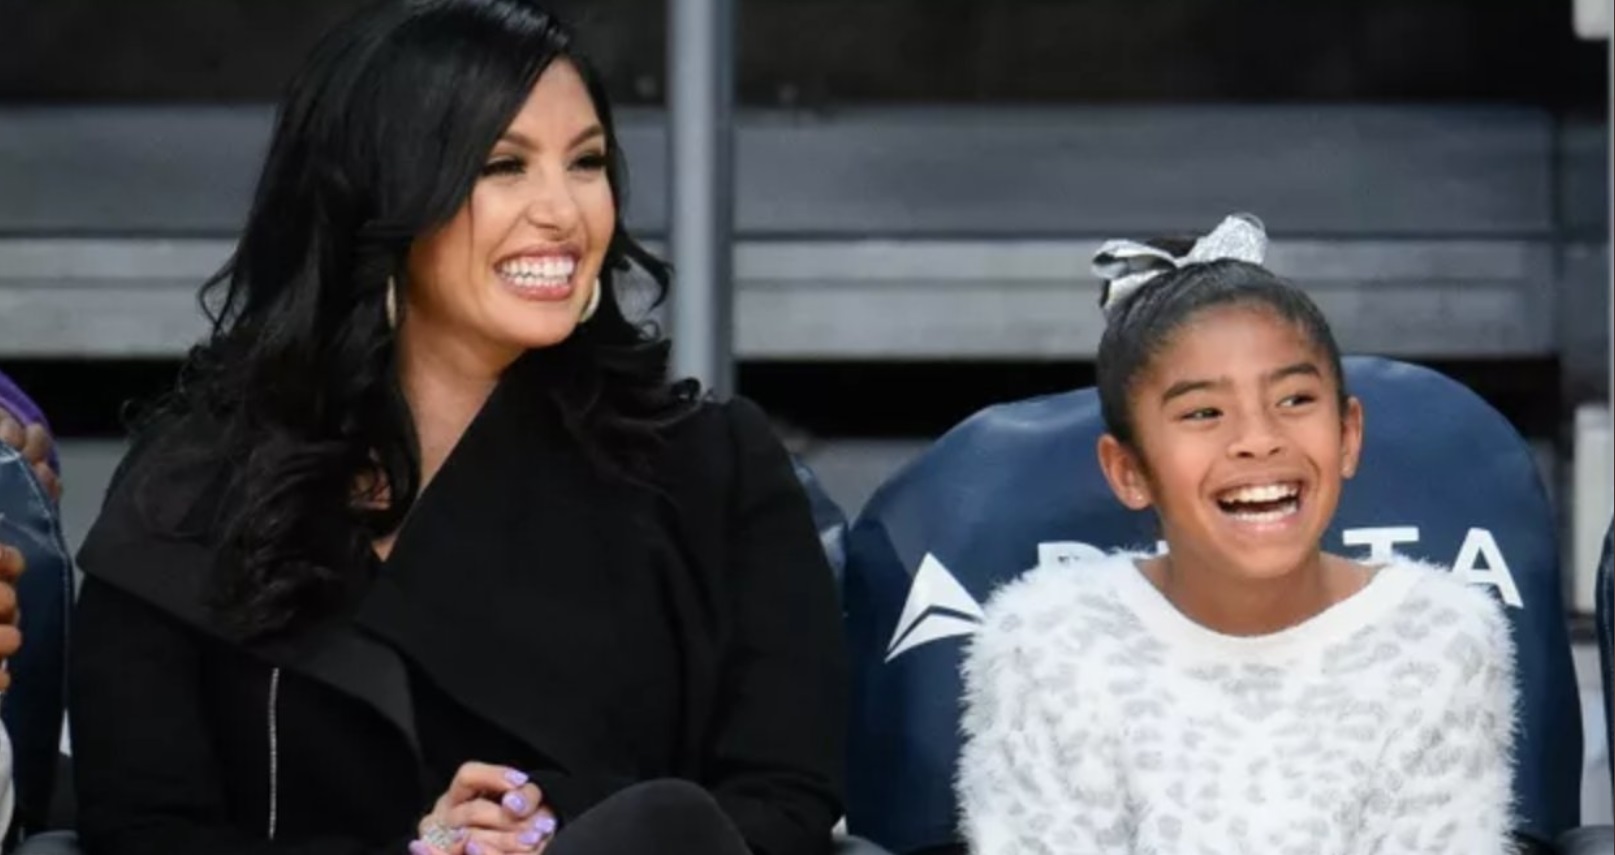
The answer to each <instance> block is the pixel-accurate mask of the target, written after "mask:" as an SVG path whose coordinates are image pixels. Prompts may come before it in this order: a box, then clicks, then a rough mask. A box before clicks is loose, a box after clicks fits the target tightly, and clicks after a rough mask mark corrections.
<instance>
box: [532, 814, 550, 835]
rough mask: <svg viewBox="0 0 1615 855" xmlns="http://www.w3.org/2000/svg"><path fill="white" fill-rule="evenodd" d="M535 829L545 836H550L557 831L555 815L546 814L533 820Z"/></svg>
mask: <svg viewBox="0 0 1615 855" xmlns="http://www.w3.org/2000/svg"><path fill="white" fill-rule="evenodd" d="M533 830H534V831H536V832H538V833H539V834H542V835H544V836H545V837H549V836H550V835H551V834H554V833H555V817H553V816H549V815H547V814H546V815H544V816H541V817H539V818H538V819H535V820H533Z"/></svg>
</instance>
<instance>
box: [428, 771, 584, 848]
mask: <svg viewBox="0 0 1615 855" xmlns="http://www.w3.org/2000/svg"><path fill="white" fill-rule="evenodd" d="M417 831H418V833H419V834H420V839H418V840H416V841H415V842H413V843H411V844H410V845H409V851H410V853H411V855H524V853H538V852H542V851H543V850H544V847H545V846H546V845H547V844H548V843H549V840H550V838H551V837H553V836H554V834H555V813H554V812H553V811H551V810H550V809H549V808H548V807H546V806H545V805H544V796H543V793H541V792H539V789H538V787H536V786H534V785H533V784H532V783H530V782H529V781H528V780H527V776H526V775H524V774H522V773H521V772H519V771H517V770H515V769H509V768H506V767H503V766H490V765H488V764H485V763H467V764H465V765H463V766H461V767H460V769H459V771H458V772H456V773H455V775H454V780H453V781H450V782H449V788H448V790H446V791H445V792H444V793H443V795H442V796H441V797H439V798H438V800H437V803H436V804H435V805H434V806H433V807H432V812H431V813H430V814H427V815H426V816H425V817H424V818H422V819H421V821H420V825H419V827H418V829H417Z"/></svg>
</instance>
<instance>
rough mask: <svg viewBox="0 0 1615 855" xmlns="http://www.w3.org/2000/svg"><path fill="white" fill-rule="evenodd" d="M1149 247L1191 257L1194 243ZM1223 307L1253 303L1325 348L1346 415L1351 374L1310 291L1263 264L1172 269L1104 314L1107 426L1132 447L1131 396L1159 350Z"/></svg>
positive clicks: (1102, 386) (1101, 375)
mask: <svg viewBox="0 0 1615 855" xmlns="http://www.w3.org/2000/svg"><path fill="white" fill-rule="evenodd" d="M1148 243H1149V244H1150V245H1151V246H1154V247H1156V248H1157V249H1161V250H1165V251H1167V252H1170V253H1172V254H1173V255H1174V256H1178V257H1182V256H1184V255H1186V254H1187V253H1188V251H1189V248H1190V247H1192V246H1193V244H1194V242H1193V241H1192V240H1185V239H1180V238H1160V239H1157V240H1152V241H1148ZM1223 306H1253V307H1258V308H1261V309H1264V310H1266V311H1270V312H1272V313H1273V314H1274V315H1275V316H1277V317H1279V318H1282V319H1283V320H1285V321H1288V322H1290V323H1292V324H1294V325H1295V326H1296V328H1297V329H1299V330H1300V331H1301V332H1302V334H1303V335H1305V336H1306V337H1307V339H1308V340H1310V341H1311V342H1312V344H1313V346H1314V347H1317V348H1318V350H1319V351H1320V352H1322V353H1323V356H1324V359H1325V360H1327V361H1328V363H1329V365H1328V367H1329V369H1330V371H1331V372H1333V375H1334V379H1335V388H1336V389H1337V390H1338V393H1339V403H1340V412H1341V413H1342V415H1344V414H1345V412H1346V401H1347V398H1348V393H1347V391H1346V377H1345V373H1344V372H1343V371H1342V370H1341V365H1340V346H1339V345H1338V344H1337V343H1336V342H1335V335H1334V332H1333V331H1331V330H1330V328H1329V321H1328V320H1327V319H1325V318H1324V316H1323V311H1322V310H1320V309H1319V308H1318V305H1317V304H1316V303H1314V302H1312V298H1311V297H1308V296H1307V293H1306V292H1305V291H1302V290H1301V289H1300V288H1297V287H1296V286H1295V285H1293V284H1291V283H1290V282H1289V281H1287V280H1285V279H1283V278H1282V277H1279V276H1277V275H1275V274H1274V273H1272V272H1271V271H1269V270H1268V269H1267V268H1265V267H1262V266H1261V265H1257V264H1251V263H1249V262H1245V261H1236V260H1232V259H1223V260H1219V261H1210V262H1205V263H1198V264H1189V265H1185V266H1183V267H1181V268H1176V269H1172V270H1167V271H1164V272H1162V273H1161V274H1159V275H1157V276H1156V277H1155V278H1153V279H1150V280H1149V281H1147V282H1145V283H1144V284H1143V285H1140V286H1139V287H1138V290H1136V291H1134V292H1133V293H1131V294H1128V295H1126V296H1124V297H1122V298H1121V300H1120V301H1119V304H1118V305H1116V306H1114V307H1111V308H1109V309H1108V310H1107V312H1106V318H1105V331H1104V334H1103V335H1101V336H1100V338H1099V352H1098V354H1097V356H1096V358H1095V360H1094V373H1095V375H1096V379H1097V385H1098V387H1099V409H1100V413H1101V414H1102V416H1103V417H1104V420H1105V429H1106V431H1108V432H1109V433H1110V435H1111V436H1114V437H1116V439H1117V440H1119V441H1121V442H1122V443H1123V444H1125V445H1128V446H1134V447H1136V445H1135V442H1134V433H1133V417H1132V411H1131V409H1130V408H1129V405H1128V402H1129V396H1130V394H1131V392H1132V389H1133V386H1134V385H1135V384H1136V383H1137V382H1138V380H1139V378H1140V376H1141V375H1142V374H1143V373H1144V371H1145V369H1147V368H1149V366H1150V364H1151V362H1152V361H1153V360H1154V358H1155V356H1156V354H1158V353H1159V352H1160V351H1161V350H1162V349H1164V348H1165V347H1166V346H1167V344H1169V343H1170V342H1171V340H1172V336H1173V334H1174V333H1176V332H1177V331H1178V330H1179V329H1180V328H1181V327H1182V326H1183V325H1184V324H1186V323H1188V322H1189V321H1190V320H1192V319H1194V317H1195V316H1197V315H1199V314H1200V313H1202V312H1205V311H1208V310H1211V309H1215V308H1218V307H1223Z"/></svg>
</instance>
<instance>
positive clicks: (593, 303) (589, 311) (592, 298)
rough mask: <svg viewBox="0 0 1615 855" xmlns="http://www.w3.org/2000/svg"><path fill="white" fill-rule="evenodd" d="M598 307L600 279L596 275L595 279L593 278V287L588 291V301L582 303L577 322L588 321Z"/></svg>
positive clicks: (583, 322)
mask: <svg viewBox="0 0 1615 855" xmlns="http://www.w3.org/2000/svg"><path fill="white" fill-rule="evenodd" d="M599 309H600V279H599V278H598V277H596V278H595V280H594V289H593V290H591V291H590V292H589V300H588V302H586V303H584V304H583V313H582V314H580V315H578V323H580V324H585V323H588V322H589V319H590V318H592V317H594V313H595V312H596V311H598V310H599Z"/></svg>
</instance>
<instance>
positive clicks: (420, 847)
mask: <svg viewBox="0 0 1615 855" xmlns="http://www.w3.org/2000/svg"><path fill="white" fill-rule="evenodd" d="M409 855H432V850H430V849H428V848H426V844H425V843H422V842H420V841H419V840H411V841H410V842H409Z"/></svg>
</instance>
